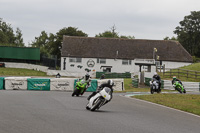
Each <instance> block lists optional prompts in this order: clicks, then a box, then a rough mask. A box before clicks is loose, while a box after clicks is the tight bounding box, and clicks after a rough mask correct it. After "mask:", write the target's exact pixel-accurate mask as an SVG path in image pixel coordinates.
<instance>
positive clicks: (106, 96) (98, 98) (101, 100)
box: [86, 87, 112, 111]
mask: <svg viewBox="0 0 200 133" xmlns="http://www.w3.org/2000/svg"><path fill="white" fill-rule="evenodd" d="M111 93H112V91H111V89H110V88H108V87H104V88H103V89H102V90H101V91H100V92H99V93H97V94H96V95H94V96H93V97H91V98H90V100H89V101H88V104H87V105H86V109H87V110H90V111H95V110H98V109H99V108H100V107H101V106H103V105H104V104H105V103H106V102H107V101H109V100H110V99H111Z"/></svg>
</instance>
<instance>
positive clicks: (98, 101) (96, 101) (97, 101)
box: [90, 98, 101, 111]
mask: <svg viewBox="0 0 200 133" xmlns="http://www.w3.org/2000/svg"><path fill="white" fill-rule="evenodd" d="M100 104H101V99H100V98H98V99H96V100H95V101H94V103H93V105H92V107H91V109H90V110H91V111H95V110H96V109H97V108H98V107H99V105H100Z"/></svg>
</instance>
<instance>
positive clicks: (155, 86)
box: [149, 78, 161, 94]
mask: <svg viewBox="0 0 200 133" xmlns="http://www.w3.org/2000/svg"><path fill="white" fill-rule="evenodd" d="M149 83H150V92H151V94H153V93H154V92H157V93H160V92H161V89H159V81H158V80H156V79H155V78H153V79H152V80H151V81H150V82H149Z"/></svg>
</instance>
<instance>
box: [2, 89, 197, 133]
mask: <svg viewBox="0 0 200 133" xmlns="http://www.w3.org/2000/svg"><path fill="white" fill-rule="evenodd" d="M89 94H90V93H89V92H87V93H85V94H84V95H85V96H82V97H71V92H61V91H8V90H2V91H0V133H199V132H200V117H198V116H195V115H191V114H188V113H185V112H180V111H177V110H174V109H170V108H166V107H162V106H159V105H156V104H151V103H148V102H144V101H141V100H137V99H131V98H127V97H124V96H121V94H114V96H113V99H112V101H111V102H110V103H108V104H106V105H105V106H103V107H102V108H100V110H99V111H96V112H91V111H88V110H86V109H85V105H86V103H87V100H86V98H87V96H88V95H89Z"/></svg>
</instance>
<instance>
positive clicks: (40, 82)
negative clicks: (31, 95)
mask: <svg viewBox="0 0 200 133" xmlns="http://www.w3.org/2000/svg"><path fill="white" fill-rule="evenodd" d="M27 81H28V90H44V91H50V79H39V78H31V79H27Z"/></svg>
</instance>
